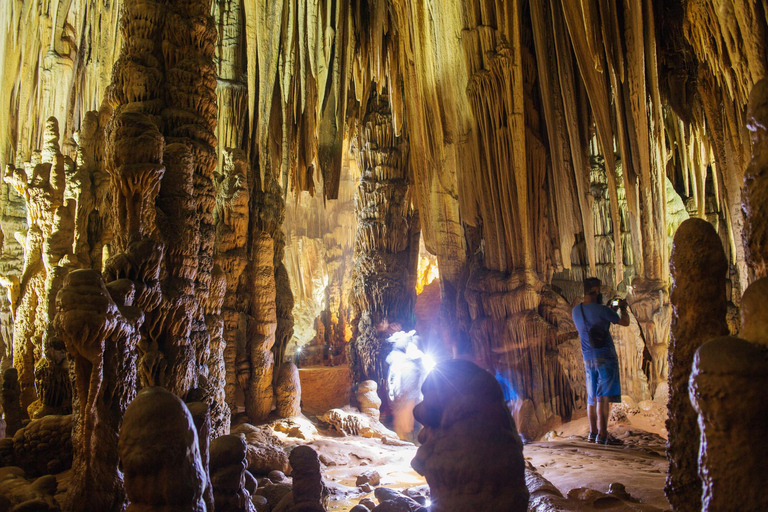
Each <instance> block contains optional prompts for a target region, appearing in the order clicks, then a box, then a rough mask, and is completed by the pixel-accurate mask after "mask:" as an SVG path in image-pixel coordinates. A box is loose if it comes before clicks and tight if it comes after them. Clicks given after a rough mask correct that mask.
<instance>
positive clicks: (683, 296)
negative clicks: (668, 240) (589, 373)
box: [665, 219, 728, 511]
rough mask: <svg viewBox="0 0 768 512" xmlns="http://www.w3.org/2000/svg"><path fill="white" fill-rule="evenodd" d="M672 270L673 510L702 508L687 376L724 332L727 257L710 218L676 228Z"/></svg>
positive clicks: (669, 483) (695, 430) (670, 495)
mask: <svg viewBox="0 0 768 512" xmlns="http://www.w3.org/2000/svg"><path fill="white" fill-rule="evenodd" d="M670 269H671V272H672V280H673V281H672V293H671V294H670V297H671V300H672V304H673V313H672V339H671V341H670V345H669V402H668V408H669V419H668V420H667V431H668V432H669V441H668V448H667V457H668V458H669V473H668V474H667V486H666V488H665V493H666V495H667V499H669V502H670V503H671V504H672V506H673V507H674V509H675V510H681V511H683V510H690V511H695V510H699V509H700V508H701V481H700V480H699V475H698V455H699V446H698V443H696V442H694V441H693V440H694V439H696V437H697V435H698V427H697V424H696V420H697V418H696V413H695V411H694V410H693V408H692V407H691V405H690V399H689V394H688V379H689V378H690V376H691V367H692V365H693V355H694V353H695V352H696V349H698V348H699V347H700V346H701V345H702V344H703V343H705V342H706V341H707V340H708V339H710V338H711V337H712V336H713V335H714V336H725V335H727V334H728V325H727V323H726V321H725V315H726V297H725V278H726V274H727V271H728V261H727V260H726V258H725V252H724V251H723V246H722V244H721V243H720V239H719V237H718V236H717V233H716V232H715V229H714V228H713V227H712V225H711V224H710V223H708V222H707V221H705V220H702V219H689V220H687V221H685V222H683V223H682V224H681V225H680V228H679V229H678V230H677V233H676V234H675V241H674V245H673V247H672V257H671V259H670Z"/></svg>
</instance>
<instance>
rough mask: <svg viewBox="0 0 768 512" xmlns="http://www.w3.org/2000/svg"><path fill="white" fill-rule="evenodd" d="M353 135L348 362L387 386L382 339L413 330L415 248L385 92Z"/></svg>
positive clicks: (413, 215) (398, 141)
mask: <svg viewBox="0 0 768 512" xmlns="http://www.w3.org/2000/svg"><path fill="white" fill-rule="evenodd" d="M355 140H356V146H357V160H358V167H359V168H360V172H361V178H360V184H359V185H358V187H357V195H356V196H355V211H356V212H357V216H358V226H357V233H356V234H355V260H354V261H355V267H354V270H353V279H354V284H353V292H352V293H353V294H354V300H355V308H356V311H357V312H358V313H357V314H358V316H359V322H358V335H357V338H356V339H355V340H354V341H353V342H352V343H351V344H350V346H349V358H350V361H349V364H350V368H351V369H352V372H353V374H354V378H355V380H356V381H357V382H362V381H364V380H374V381H376V383H377V384H378V387H379V389H386V383H387V367H386V364H385V363H386V357H387V352H388V350H387V349H388V343H387V341H386V340H387V338H388V337H389V335H391V334H393V333H394V332H397V331H402V330H405V331H409V330H410V329H411V328H412V327H413V322H414V318H413V306H414V303H415V299H416V292H415V285H416V277H417V263H418V247H419V244H418V236H419V221H418V213H417V212H416V211H415V210H414V208H413V205H412V203H411V195H410V193H409V188H408V187H409V183H410V181H411V177H410V175H409V163H408V143H407V139H406V136H405V134H404V133H401V134H399V136H398V134H397V132H396V130H395V126H394V125H393V118H392V112H391V111H390V107H389V100H388V98H387V96H380V95H379V94H376V92H375V91H374V92H373V93H372V94H371V96H370V98H369V99H368V104H367V106H366V109H365V116H364V117H363V119H362V121H361V122H360V125H359V127H358V130H357V136H356V139H355Z"/></svg>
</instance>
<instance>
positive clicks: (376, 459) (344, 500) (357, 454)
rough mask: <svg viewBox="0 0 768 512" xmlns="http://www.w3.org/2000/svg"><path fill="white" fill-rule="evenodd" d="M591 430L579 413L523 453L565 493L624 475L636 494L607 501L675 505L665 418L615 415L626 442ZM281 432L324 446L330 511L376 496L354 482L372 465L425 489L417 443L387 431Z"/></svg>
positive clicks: (386, 481) (579, 505)
mask: <svg viewBox="0 0 768 512" xmlns="http://www.w3.org/2000/svg"><path fill="white" fill-rule="evenodd" d="M587 432H588V426H587V420H586V418H582V419H579V420H575V421H573V422H570V423H567V424H565V425H562V426H561V427H559V428H558V429H557V430H555V431H552V432H550V433H549V434H548V435H547V436H545V438H546V440H543V441H538V442H534V443H530V444H527V445H525V449H524V455H525V457H526V459H527V460H528V461H529V462H530V463H531V464H532V465H533V466H534V467H535V468H536V469H537V470H538V472H539V473H540V474H541V475H542V476H543V477H544V478H546V479H547V480H549V481H550V482H551V483H552V484H554V485H555V486H556V487H557V488H558V489H559V490H560V492H561V493H562V494H563V495H564V496H568V494H569V492H570V491H572V490H574V489H578V488H589V489H594V490H597V491H601V492H602V493H606V492H608V490H609V486H610V484H612V483H621V484H623V485H624V486H625V488H626V491H627V492H628V493H629V495H630V496H631V497H632V498H631V501H630V502H627V503H621V504H618V505H617V504H614V506H609V507H607V508H609V509H611V510H649V511H650V510H668V509H669V508H670V507H669V504H668V503H667V501H666V498H665V497H664V481H665V475H666V470H667V461H666V458H665V456H664V443H665V439H664V437H663V435H665V434H666V432H664V429H663V418H661V417H659V416H658V415H655V414H637V415H635V416H630V417H629V418H624V419H623V421H620V422H618V423H617V422H612V424H611V432H612V433H613V434H614V435H616V436H617V437H619V438H620V439H622V440H623V441H624V443H625V445H624V446H619V447H614V446H610V447H608V446H599V445H595V444H592V443H587V442H586V440H585V437H586V434H587ZM281 437H282V436H281ZM282 440H283V441H284V442H286V444H287V445H291V444H309V445H310V446H312V447H313V448H314V449H315V450H316V451H317V452H318V454H319V456H320V460H321V462H322V463H323V469H322V471H323V476H324V478H325V479H326V482H327V484H328V485H329V487H330V488H331V491H332V496H331V503H330V506H329V508H328V510H329V511H344V512H346V511H348V510H349V509H350V508H352V507H353V506H354V505H356V504H357V503H359V501H360V500H361V499H363V498H371V499H374V496H373V493H372V492H365V491H364V490H362V489H361V488H359V487H357V486H356V485H355V480H356V478H357V476H358V475H359V474H360V473H362V472H364V471H367V470H371V469H375V470H376V471H377V472H378V473H379V474H380V475H381V486H384V487H389V488H391V489H397V490H404V489H413V490H420V491H422V493H423V492H424V491H425V487H424V486H425V485H426V481H425V480H424V479H423V478H422V477H421V476H420V475H418V474H417V473H416V472H415V471H413V469H411V467H410V461H411V459H412V458H413V457H414V455H415V453H416V447H415V446H413V445H411V444H406V443H404V444H403V445H401V446H391V445H387V444H384V443H382V441H381V440H380V439H376V438H363V437H357V436H347V437H342V436H341V435H340V434H338V433H336V432H334V431H328V430H323V429H320V430H319V431H318V433H317V435H315V436H313V438H312V439H307V440H304V441H301V442H299V441H298V440H295V439H290V438H286V437H283V438H282ZM374 501H375V499H374ZM568 503H572V507H570V506H569V505H567V504H568ZM603 508H606V507H593V506H590V505H587V504H586V503H584V502H583V501H578V500H576V499H574V500H570V499H568V500H567V502H566V507H565V508H560V507H558V509H559V510H598V509H603ZM550 509H551V508H536V509H532V510H550Z"/></svg>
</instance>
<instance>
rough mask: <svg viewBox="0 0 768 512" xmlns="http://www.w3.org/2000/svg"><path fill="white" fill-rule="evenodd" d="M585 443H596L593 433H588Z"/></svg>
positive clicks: (595, 435) (595, 436)
mask: <svg viewBox="0 0 768 512" xmlns="http://www.w3.org/2000/svg"><path fill="white" fill-rule="evenodd" d="M587 442H588V443H596V442H597V434H596V433H595V432H590V433H589V435H588V436H587Z"/></svg>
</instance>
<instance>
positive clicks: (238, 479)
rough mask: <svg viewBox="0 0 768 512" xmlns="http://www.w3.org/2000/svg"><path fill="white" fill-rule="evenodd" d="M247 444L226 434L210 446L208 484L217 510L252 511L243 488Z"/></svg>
mask: <svg viewBox="0 0 768 512" xmlns="http://www.w3.org/2000/svg"><path fill="white" fill-rule="evenodd" d="M246 447H247V444H246V442H245V440H244V439H243V438H242V437H239V436H231V435H225V436H221V437H218V438H216V439H215V440H214V441H213V442H212V443H211V481H212V482H213V496H214V499H215V500H216V510H218V511H219V512H251V511H254V510H255V509H254V508H253V504H252V503H251V495H250V493H249V492H248V491H247V490H246V489H245V467H246V465H247V460H246V457H245V456H246Z"/></svg>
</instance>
